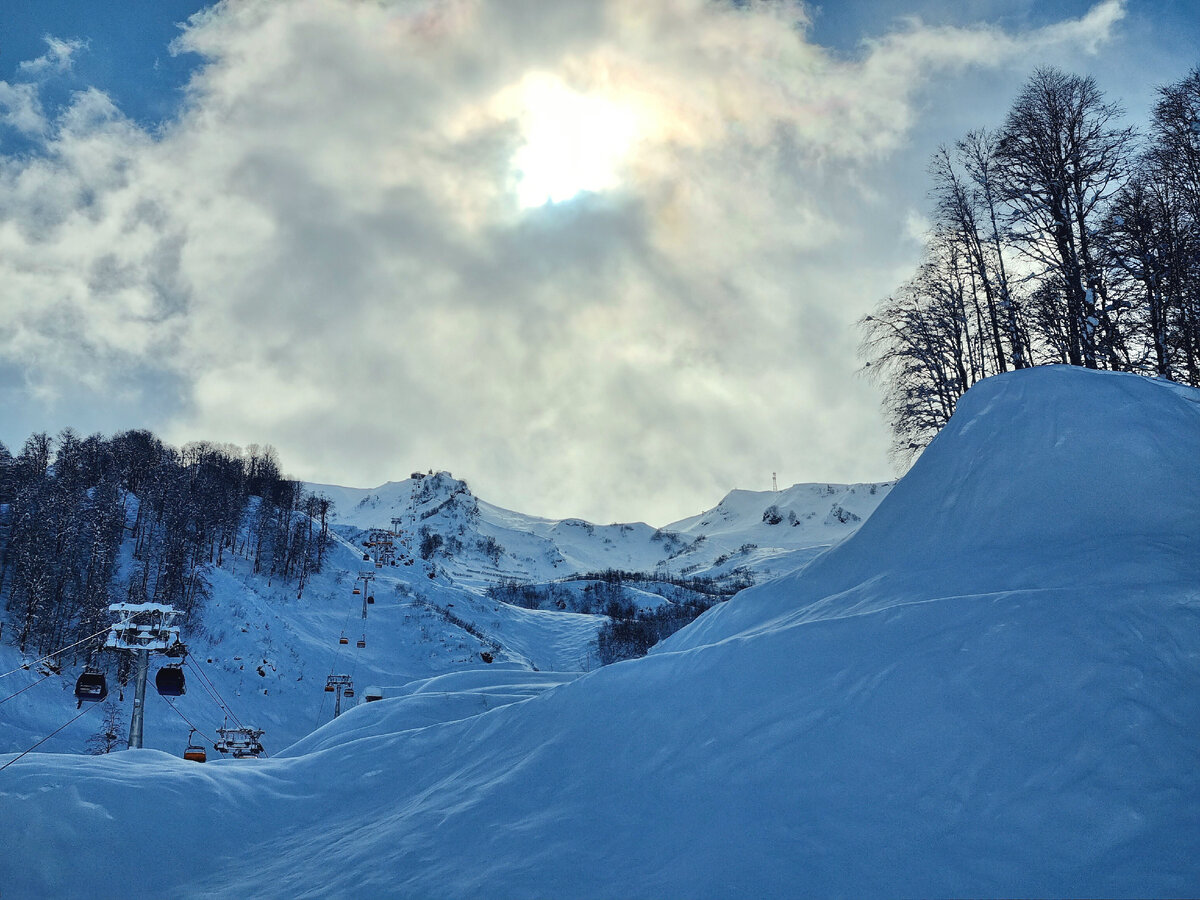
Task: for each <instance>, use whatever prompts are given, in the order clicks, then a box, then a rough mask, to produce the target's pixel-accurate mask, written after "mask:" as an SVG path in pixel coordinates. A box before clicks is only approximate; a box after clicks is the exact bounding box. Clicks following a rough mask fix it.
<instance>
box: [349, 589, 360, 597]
mask: <svg viewBox="0 0 1200 900" xmlns="http://www.w3.org/2000/svg"><path fill="white" fill-rule="evenodd" d="M350 593H352V594H353V595H354V596H355V597H360V596H362V591H360V590H359V589H358V588H355V589H354V590H352V591H351V592H350Z"/></svg>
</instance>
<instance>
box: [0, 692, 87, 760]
mask: <svg viewBox="0 0 1200 900" xmlns="http://www.w3.org/2000/svg"><path fill="white" fill-rule="evenodd" d="M99 705H100V704H99V703H89V704H88V705H87V706H85V707H84V708H83V712H81V713H79V714H78V715H77V716H75V717H74V718H73V719H71V721H70V722H65V723H64V724H62V725H59V726H58V727H57V728H55V729H54V730H53V731H52V732H50V733H49V734H48V735H46V736H45V737H44V738H42V739H41V740H40V741H38V742H37V743H36V744H34V745H33V746H32V747H30V748H29V749H28V750H26V751H25V753H21V754H18V755H17V756H14V757H13V758H12V759H10V760H9V761H8V762H6V763H5V764H4V765H2V766H0V772H3V771H4V770H5V769H7V768H8V767H9V766H11V765H12V764H13V763H15V762H16V761H17V760H18V759H20V758H21V757H22V756H24V755H25V754H26V753H32V752H33V751H34V750H36V749H37V748H38V747H40V746H42V744H44V743H46V741H48V740H50V738H52V737H54V736H55V735H56V734H58V733H59V732H60V731H62V730H63V729H64V728H66V727H67V726H68V725H70V724H71V723H72V722H74V721H75V720H76V719H80V718H82V717H83V716H86V715H87V714H88V713H90V712H91V711H92V709H93V708H94V707H97V706H99Z"/></svg>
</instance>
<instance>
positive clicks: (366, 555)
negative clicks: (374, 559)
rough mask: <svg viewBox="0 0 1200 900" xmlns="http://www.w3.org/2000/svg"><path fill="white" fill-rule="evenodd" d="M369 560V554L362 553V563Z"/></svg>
mask: <svg viewBox="0 0 1200 900" xmlns="http://www.w3.org/2000/svg"><path fill="white" fill-rule="evenodd" d="M370 559H371V554H370V553H364V554H363V562H367V561H369V560H370Z"/></svg>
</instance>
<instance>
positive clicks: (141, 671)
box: [104, 603, 187, 750]
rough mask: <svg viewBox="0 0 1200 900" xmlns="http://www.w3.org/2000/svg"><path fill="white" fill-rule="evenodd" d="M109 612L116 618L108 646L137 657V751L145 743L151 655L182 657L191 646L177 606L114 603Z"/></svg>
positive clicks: (133, 738) (133, 745) (132, 729)
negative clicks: (182, 629) (177, 621)
mask: <svg viewBox="0 0 1200 900" xmlns="http://www.w3.org/2000/svg"><path fill="white" fill-rule="evenodd" d="M108 611H109V612H110V613H112V614H113V616H114V617H115V618H116V621H115V622H113V624H112V625H111V626H110V627H109V629H108V637H107V638H105V641H104V647H105V649H107V650H124V651H127V652H129V653H132V654H133V655H134V658H135V659H136V660H137V681H136V686H135V692H134V695H133V721H132V722H131V723H130V725H129V749H130V750H137V749H140V748H141V746H142V720H143V715H144V713H145V708H146V673H147V671H148V670H149V668H150V654H151V653H165V654H166V655H168V656H174V657H177V658H182V657H183V656H184V654H185V653H187V648H186V647H184V645H183V643H182V642H181V641H180V640H179V626H178V625H176V624H175V618H176V617H177V616H178V615H179V613H178V611H177V610H176V609H175V607H173V606H166V605H164V604H162V603H114V604H112V605H111V606H110V607H109V608H108ZM160 674H161V673H160ZM178 674H179V675H180V685H179V691H178V692H179V693H182V691H183V687H182V672H180V673H178ZM160 690H161V688H160Z"/></svg>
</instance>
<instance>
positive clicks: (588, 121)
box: [512, 74, 638, 209]
mask: <svg viewBox="0 0 1200 900" xmlns="http://www.w3.org/2000/svg"><path fill="white" fill-rule="evenodd" d="M516 102H517V103H519V104H520V112H519V114H518V115H519V118H520V121H521V123H522V131H523V135H524V143H523V144H522V146H521V148H520V149H519V150H518V151H517V153H516V154H515V155H514V157H513V160H512V175H513V180H514V184H515V191H516V196H517V202H518V204H519V205H520V206H521V208H523V209H528V208H530V207H537V206H543V205H544V204H546V203H562V202H563V201H566V200H570V199H571V198H572V197H575V196H577V195H578V194H581V193H583V192H593V193H597V192H600V191H606V190H611V189H613V188H615V187H617V186H618V184H619V183H620V170H621V167H622V164H623V162H624V160H625V158H626V156H627V154H628V153H629V151H630V149H631V147H632V146H633V144H634V142H635V140H636V138H637V131H638V128H637V115H636V113H635V112H634V110H633V109H632V108H630V107H628V106H625V105H622V104H620V103H616V102H614V101H612V100H610V99H608V98H606V97H603V96H597V95H592V94H583V93H580V92H578V91H575V90H573V89H572V88H570V87H569V86H568V85H567V84H565V83H564V82H563V81H562V80H561V79H560V78H558V77H556V76H554V75H549V74H533V75H529V76H527V77H526V78H525V79H523V80H522V82H521V83H520V85H519V87H518V88H517V90H516Z"/></svg>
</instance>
